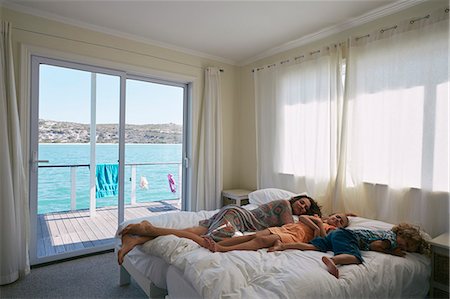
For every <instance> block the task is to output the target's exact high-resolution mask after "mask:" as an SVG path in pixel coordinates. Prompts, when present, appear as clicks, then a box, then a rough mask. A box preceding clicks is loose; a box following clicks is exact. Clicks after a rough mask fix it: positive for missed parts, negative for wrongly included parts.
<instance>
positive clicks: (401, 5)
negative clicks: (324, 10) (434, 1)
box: [238, 0, 427, 66]
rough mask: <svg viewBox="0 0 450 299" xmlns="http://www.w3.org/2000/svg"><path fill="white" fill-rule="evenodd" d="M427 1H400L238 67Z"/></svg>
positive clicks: (259, 56) (264, 54) (256, 57)
mask: <svg viewBox="0 0 450 299" xmlns="http://www.w3.org/2000/svg"><path fill="white" fill-rule="evenodd" d="M426 1H427V0H400V1H397V2H395V3H392V4H389V5H386V6H383V7H380V8H377V9H374V10H372V11H370V12H368V13H366V14H364V15H362V16H359V17H356V18H353V19H350V20H348V21H345V22H343V23H341V24H338V25H334V26H330V27H327V28H325V29H322V30H319V31H317V32H314V33H312V34H308V35H305V36H303V37H301V38H299V39H296V40H293V41H290V42H287V43H285V44H282V45H280V46H278V47H275V48H271V49H269V50H267V51H264V52H262V53H261V54H259V55H257V56H254V57H252V58H249V59H246V60H243V61H240V62H238V66H245V65H248V64H251V63H253V62H256V61H258V60H261V59H264V58H267V57H270V56H272V55H275V54H278V53H281V52H284V51H288V50H291V49H294V48H298V47H301V46H304V45H307V44H309V43H312V42H314V41H317V40H320V39H323V38H327V37H329V36H332V35H334V34H337V33H340V32H343V31H345V30H348V29H351V28H355V27H358V26H361V25H363V24H366V23H369V22H371V21H374V20H376V19H380V18H382V17H385V16H389V15H392V14H394V13H397V12H400V11H402V10H405V9H408V8H410V7H413V6H416V5H418V4H421V3H424V2H426Z"/></svg>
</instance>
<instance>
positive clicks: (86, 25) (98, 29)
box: [0, 0, 237, 65]
mask: <svg viewBox="0 0 450 299" xmlns="http://www.w3.org/2000/svg"><path fill="white" fill-rule="evenodd" d="M0 6H3V7H6V8H8V9H11V10H14V11H17V12H20V13H24V14H29V15H33V16H36V17H41V18H44V19H48V20H51V21H56V22H60V23H64V24H67V25H71V26H76V27H80V28H83V29H87V30H92V31H96V32H100V33H105V34H108V35H113V36H116V37H119V38H125V39H129V40H132V41H136V42H140V43H143V44H147V45H151V46H156V47H161V48H165V49H168V50H173V51H177V52H181V53H183V54H188V55H193V56H197V57H200V58H204V59H209V60H214V61H219V62H222V63H226V64H230V65H237V61H234V60H230V59H227V58H223V57H219V56H214V55H210V54H207V53H203V52H200V51H195V50H192V49H187V48H183V47H179V46H175V45H172V44H168V43H163V42H160V41H156V40H152V39H149V38H144V37H141V36H137V35H133V34H129V33H125V32H122V31H119V30H114V29H110V28H106V27H102V26H97V25H92V24H89V23H85V22H81V21H77V20H74V19H71V18H66V17H61V16H59V15H56V14H53V13H49V12H44V11H42V10H38V9H34V8H30V7H25V6H23V5H19V4H17V3H12V2H9V1H8V0H0Z"/></svg>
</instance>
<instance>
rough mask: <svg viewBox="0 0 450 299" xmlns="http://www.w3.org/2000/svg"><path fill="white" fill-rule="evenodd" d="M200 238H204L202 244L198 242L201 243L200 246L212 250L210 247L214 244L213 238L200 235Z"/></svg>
mask: <svg viewBox="0 0 450 299" xmlns="http://www.w3.org/2000/svg"><path fill="white" fill-rule="evenodd" d="M202 238H203V240H204V243H203V244H200V245H201V246H202V247H204V248H206V249H209V250H211V251H212V249H211V248H213V246H214V244H215V243H216V242H214V240H213V239H211V237H210V236H202Z"/></svg>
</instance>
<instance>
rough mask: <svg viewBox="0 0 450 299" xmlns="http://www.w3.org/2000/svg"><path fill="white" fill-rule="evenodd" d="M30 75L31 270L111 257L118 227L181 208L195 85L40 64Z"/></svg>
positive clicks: (40, 60) (36, 63)
mask: <svg viewBox="0 0 450 299" xmlns="http://www.w3.org/2000/svg"><path fill="white" fill-rule="evenodd" d="M31 69H32V79H31V121H30V123H31V128H30V132H31V134H30V135H31V136H30V151H31V153H30V154H31V155H30V156H31V157H32V160H31V167H30V219H31V221H30V222H31V246H30V257H31V264H40V263H45V262H49V261H54V260H58V259H63V258H69V257H73V256H78V255H83V254H88V253H92V252H97V251H102V250H106V249H111V248H113V247H114V245H115V240H114V235H115V232H116V229H117V226H118V223H120V222H122V221H124V220H130V219H133V218H138V217H145V216H151V215H157V214H160V213H166V212H171V211H177V210H180V209H181V208H182V203H183V200H182V199H183V197H184V196H183V195H184V194H186V189H187V188H185V187H184V186H186V184H185V183H184V182H186V181H187V179H186V178H187V176H186V173H187V171H186V169H187V166H188V165H187V161H188V159H187V156H188V155H187V148H188V147H187V144H188V142H187V140H188V139H189V138H188V133H187V132H188V130H187V126H186V124H187V123H188V119H187V114H188V113H187V104H186V103H187V93H188V91H187V90H188V85H186V84H177V83H173V82H166V81H156V80H150V79H148V78H142V77H132V76H129V75H128V76H127V74H126V73H125V72H122V71H115V70H111V69H104V68H100V67H94V66H89V65H85V64H78V63H72V62H67V61H61V60H56V59H50V58H45V57H38V56H33V57H32V68H31ZM125 111H126V112H125ZM125 119H126V122H125Z"/></svg>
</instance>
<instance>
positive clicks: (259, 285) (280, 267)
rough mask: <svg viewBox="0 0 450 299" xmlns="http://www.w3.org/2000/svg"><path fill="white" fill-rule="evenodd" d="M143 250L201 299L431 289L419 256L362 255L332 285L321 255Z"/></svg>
mask: <svg viewBox="0 0 450 299" xmlns="http://www.w3.org/2000/svg"><path fill="white" fill-rule="evenodd" d="M213 213H214V212H198V213H192V212H181V213H171V214H169V215H168V214H165V215H161V216H158V217H156V218H155V217H149V218H148V220H150V221H151V222H152V223H153V224H154V225H162V226H165V227H175V228H183V227H189V226H194V225H197V224H198V221H199V220H201V219H205V218H207V217H209V216H211V215H212V214H213ZM140 220H142V219H140ZM136 221H137V220H136ZM133 222H135V221H133ZM128 223H129V222H128ZM391 227H392V225H390V224H387V223H384V222H379V221H374V220H369V219H364V218H361V217H352V218H351V220H350V226H349V228H351V229H352V228H369V229H370V228H372V229H390V228H391ZM142 250H144V251H145V252H148V253H149V254H152V255H155V256H159V257H161V258H163V259H164V260H165V261H166V262H168V263H170V264H172V265H174V266H176V267H177V268H179V269H180V270H181V271H182V272H183V274H184V276H185V278H186V279H187V280H189V281H190V282H191V284H192V285H193V287H194V288H195V289H196V291H197V292H198V293H199V294H200V295H201V296H202V297H203V298H369V297H370V298H400V297H401V298H420V297H422V298H423V297H425V296H426V294H427V292H428V287H429V285H428V282H429V277H430V259H429V258H428V257H426V256H423V255H419V254H409V253H408V254H407V255H406V257H405V258H402V257H396V256H391V255H387V254H382V253H377V252H370V251H363V257H364V260H365V262H364V263H363V264H360V265H347V266H341V267H340V278H339V279H336V278H335V277H334V276H332V275H330V274H329V273H328V272H327V270H326V268H325V266H324V265H323V263H322V261H321V257H322V256H323V255H324V253H322V252H315V251H300V250H286V251H282V252H274V253H268V252H267V250H266V249H262V250H259V251H256V252H255V251H232V252H227V253H212V252H210V251H208V250H207V249H204V248H202V247H200V246H199V245H197V244H196V243H195V242H193V241H191V240H188V239H182V238H178V237H175V236H164V237H158V238H156V239H155V240H152V241H149V242H147V243H146V244H144V245H143V246H142ZM327 255H329V256H332V252H329V253H327Z"/></svg>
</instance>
